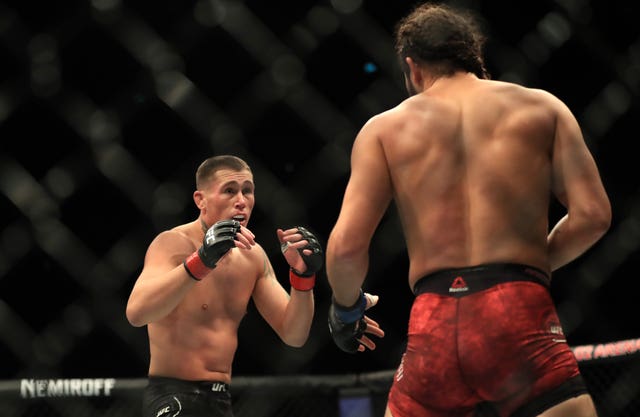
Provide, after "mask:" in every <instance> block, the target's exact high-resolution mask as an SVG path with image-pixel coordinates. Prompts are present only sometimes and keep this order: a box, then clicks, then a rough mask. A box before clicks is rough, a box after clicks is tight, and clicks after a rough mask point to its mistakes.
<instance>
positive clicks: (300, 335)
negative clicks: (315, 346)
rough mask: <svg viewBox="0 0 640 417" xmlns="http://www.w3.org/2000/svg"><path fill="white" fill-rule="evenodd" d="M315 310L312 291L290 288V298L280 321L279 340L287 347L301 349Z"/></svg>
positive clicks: (306, 337)
mask: <svg viewBox="0 0 640 417" xmlns="http://www.w3.org/2000/svg"><path fill="white" fill-rule="evenodd" d="M314 310H315V305H314V299H313V290H309V291H298V290H296V289H294V288H291V298H290V299H289V303H288V304H287V308H286V310H285V314H284V319H283V321H282V332H281V333H282V334H281V339H282V340H283V341H284V342H285V343H286V344H287V345H289V346H294V347H301V346H303V345H304V344H305V342H306V341H307V339H308V338H309V332H310V330H311V323H312V321H313V314H314Z"/></svg>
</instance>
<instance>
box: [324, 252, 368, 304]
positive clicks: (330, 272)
mask: <svg viewBox="0 0 640 417" xmlns="http://www.w3.org/2000/svg"><path fill="white" fill-rule="evenodd" d="M368 268H369V255H368V253H367V251H364V250H363V251H360V252H354V253H351V254H346V253H342V254H341V253H338V251H336V250H334V249H333V248H332V247H329V248H328V250H327V278H328V280H329V286H330V287H331V289H332V291H333V297H334V299H335V301H336V302H337V303H338V304H340V305H342V306H352V305H354V304H355V303H356V302H357V301H358V299H359V297H360V289H361V287H362V285H363V283H364V280H365V277H366V275H367V270H368Z"/></svg>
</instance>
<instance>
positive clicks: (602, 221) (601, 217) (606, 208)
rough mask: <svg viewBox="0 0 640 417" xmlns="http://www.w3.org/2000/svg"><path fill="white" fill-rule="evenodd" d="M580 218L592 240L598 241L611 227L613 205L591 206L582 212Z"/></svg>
mask: <svg viewBox="0 0 640 417" xmlns="http://www.w3.org/2000/svg"><path fill="white" fill-rule="evenodd" d="M580 218H581V219H582V224H583V225H584V226H583V227H584V230H585V231H586V233H587V234H588V235H589V237H590V239H591V240H593V241H597V240H599V239H600V238H602V236H604V235H605V233H607V231H608V230H609V228H610V227H611V218H612V214H611V205H610V204H609V203H608V202H606V203H602V204H598V205H596V204H594V205H591V206H590V207H587V208H586V209H585V210H583V211H582V212H581V216H580Z"/></svg>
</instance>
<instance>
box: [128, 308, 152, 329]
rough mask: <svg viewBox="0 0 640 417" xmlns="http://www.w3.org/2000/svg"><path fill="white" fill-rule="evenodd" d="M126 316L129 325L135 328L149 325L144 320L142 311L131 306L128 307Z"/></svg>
mask: <svg viewBox="0 0 640 417" xmlns="http://www.w3.org/2000/svg"><path fill="white" fill-rule="evenodd" d="M126 316H127V320H128V321H129V324H131V325H132V326H133V327H142V326H144V325H146V324H147V323H146V322H145V320H143V317H142V314H141V313H140V311H139V310H136V309H135V308H133V307H131V305H127V311H126Z"/></svg>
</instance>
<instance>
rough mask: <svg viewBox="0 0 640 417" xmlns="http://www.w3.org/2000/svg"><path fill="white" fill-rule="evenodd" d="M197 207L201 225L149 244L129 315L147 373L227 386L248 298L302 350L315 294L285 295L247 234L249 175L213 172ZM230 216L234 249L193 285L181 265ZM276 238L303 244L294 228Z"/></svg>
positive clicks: (293, 256)
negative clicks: (145, 336) (144, 340)
mask: <svg viewBox="0 0 640 417" xmlns="http://www.w3.org/2000/svg"><path fill="white" fill-rule="evenodd" d="M194 201H195V203H196V206H197V207H198V208H199V209H200V216H199V217H198V219H196V220H194V221H193V222H190V223H187V224H183V225H180V226H177V227H175V228H173V229H171V230H168V231H165V232H163V233H160V234H159V235H158V236H157V237H156V238H155V239H154V240H153V242H152V243H151V245H150V246H149V248H148V250H147V254H146V257H145V262H144V267H143V270H142V272H141V274H140V276H139V278H138V280H137V281H136V284H135V286H134V288H133V291H132V293H131V295H130V299H129V303H128V305H127V317H128V319H129V321H130V322H131V324H133V325H135V326H143V325H147V327H148V333H149V346H150V354H151V358H150V365H149V375H151V376H165V377H172V378H179V379H184V380H190V381H200V380H202V381H221V382H226V383H229V382H230V380H231V368H232V362H233V357H234V354H235V352H236V348H237V344H238V339H237V330H238V326H239V324H240V321H241V320H242V318H243V317H244V315H245V313H246V309H247V304H248V302H249V299H250V298H253V301H254V302H255V305H256V308H257V310H258V311H259V313H260V314H261V315H262V316H263V317H264V319H265V320H266V321H267V323H268V324H269V325H270V326H271V327H272V328H273V329H274V330H275V331H276V333H277V334H278V335H279V336H280V337H281V339H282V340H283V341H284V342H285V343H287V344H289V345H292V346H302V345H303V344H304V342H305V341H306V339H307V337H308V334H309V329H310V326H311V320H312V318H313V311H314V305H313V292H312V291H297V290H295V289H293V288H292V289H291V295H289V294H288V293H287V292H286V291H285V289H284V288H283V287H282V286H281V285H280V283H279V281H278V280H277V279H276V276H275V274H274V271H273V268H272V266H271V263H270V261H269V259H268V258H267V255H266V253H265V251H264V250H263V249H262V247H261V246H260V245H259V244H258V243H256V242H255V241H254V236H253V233H251V232H250V231H249V230H248V229H247V228H246V226H247V223H248V221H249V217H250V215H251V211H252V209H253V206H254V203H255V199H254V184H253V176H252V174H251V173H250V172H248V171H239V172H238V171H233V170H229V169H223V170H221V171H218V172H217V173H216V174H215V177H214V179H213V180H212V181H211V183H210V184H208V185H207V186H206V187H204V189H202V190H197V191H196V192H195V193H194ZM238 216H240V217H238ZM231 218H237V219H241V221H240V223H241V225H242V227H241V232H240V233H239V235H238V238H237V240H236V247H235V248H232V249H231V250H230V251H229V252H228V253H227V254H226V255H224V256H223V257H222V258H221V259H220V260H219V261H218V263H217V266H216V268H215V269H212V270H211V272H209V273H208V275H207V276H205V277H204V278H203V279H202V280H201V281H195V280H194V279H192V278H191V277H190V276H189V275H188V274H187V272H186V271H185V268H184V267H183V261H184V260H185V258H187V257H188V256H189V255H191V254H192V253H193V252H194V251H196V250H197V249H198V248H199V247H200V246H201V245H202V240H203V237H204V233H205V231H206V229H207V228H208V227H209V226H211V225H213V224H214V223H215V222H217V221H219V220H223V219H231ZM278 238H279V239H280V241H281V242H289V243H290V244H291V246H290V247H293V248H296V249H297V248H299V247H301V246H304V244H306V241H300V234H299V233H297V229H289V230H285V231H283V230H278ZM285 257H286V258H287V261H288V262H289V264H290V265H291V266H293V267H295V268H296V269H297V270H300V271H304V270H305V269H306V266H305V265H304V261H303V260H302V258H301V257H300V255H299V254H298V251H296V250H292V251H287V254H286V255H285Z"/></svg>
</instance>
